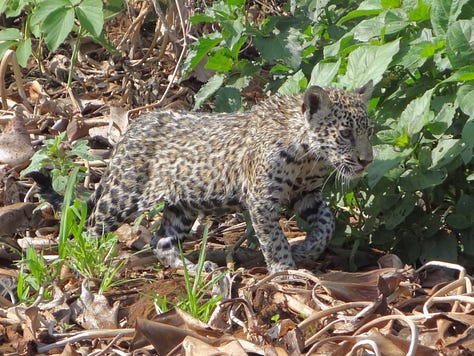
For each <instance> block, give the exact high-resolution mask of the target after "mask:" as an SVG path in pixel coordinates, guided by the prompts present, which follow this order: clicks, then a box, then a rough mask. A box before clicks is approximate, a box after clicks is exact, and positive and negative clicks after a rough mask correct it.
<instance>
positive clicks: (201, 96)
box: [193, 73, 225, 110]
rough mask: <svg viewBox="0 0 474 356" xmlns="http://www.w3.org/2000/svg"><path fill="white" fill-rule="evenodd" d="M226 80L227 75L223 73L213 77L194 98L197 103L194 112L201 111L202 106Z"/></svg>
mask: <svg viewBox="0 0 474 356" xmlns="http://www.w3.org/2000/svg"><path fill="white" fill-rule="evenodd" d="M224 79H225V75H224V74H222V73H216V74H215V75H214V76H212V77H211V79H209V80H208V81H207V83H206V84H204V85H203V86H202V87H201V89H199V91H198V92H197V93H196V95H195V96H194V100H195V103H194V108H193V110H197V109H199V108H200V107H201V105H202V104H203V103H204V102H205V101H206V100H207V99H208V98H210V97H211V96H212V95H213V94H214V93H215V92H216V91H217V90H218V89H219V88H220V87H221V86H222V84H223V83H224Z"/></svg>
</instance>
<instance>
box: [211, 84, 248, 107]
mask: <svg viewBox="0 0 474 356" xmlns="http://www.w3.org/2000/svg"><path fill="white" fill-rule="evenodd" d="M214 103H215V104H216V111H217V112H235V111H238V110H242V98H241V96H240V90H238V89H237V88H232V87H224V88H220V89H219V90H218V91H217V92H216V99H215V100H214Z"/></svg>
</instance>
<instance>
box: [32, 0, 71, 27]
mask: <svg viewBox="0 0 474 356" xmlns="http://www.w3.org/2000/svg"><path fill="white" fill-rule="evenodd" d="M66 8H68V9H69V8H72V5H71V2H70V1H69V0H43V1H40V2H38V4H37V5H36V7H35V8H34V10H33V11H32V15H31V19H30V26H36V25H42V24H43V22H44V21H45V20H46V18H47V17H48V16H49V15H50V14H51V13H52V12H54V11H56V10H58V9H66Z"/></svg>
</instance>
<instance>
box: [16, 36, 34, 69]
mask: <svg viewBox="0 0 474 356" xmlns="http://www.w3.org/2000/svg"><path fill="white" fill-rule="evenodd" d="M32 53H33V52H32V49H31V39H29V38H28V39H27V40H25V41H20V42H19V43H18V47H17V48H16V58H17V60H18V64H20V65H21V66H22V67H23V68H26V65H27V64H28V59H29V58H30V56H31V54H32Z"/></svg>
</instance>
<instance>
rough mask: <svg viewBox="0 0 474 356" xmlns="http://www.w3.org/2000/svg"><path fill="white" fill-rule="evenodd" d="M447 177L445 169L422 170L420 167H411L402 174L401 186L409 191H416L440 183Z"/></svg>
mask: <svg viewBox="0 0 474 356" xmlns="http://www.w3.org/2000/svg"><path fill="white" fill-rule="evenodd" d="M446 178H447V174H446V172H444V171H434V170H429V171H427V172H422V171H421V170H418V169H409V170H407V171H405V172H404V173H403V174H402V175H401V176H400V181H399V183H400V187H401V188H402V189H403V190H405V191H408V192H415V191H418V190H423V189H426V188H431V187H434V186H437V185H440V184H441V183H442V182H444V180H445V179H446Z"/></svg>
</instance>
